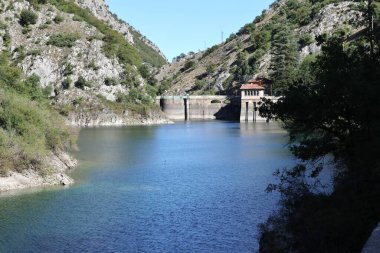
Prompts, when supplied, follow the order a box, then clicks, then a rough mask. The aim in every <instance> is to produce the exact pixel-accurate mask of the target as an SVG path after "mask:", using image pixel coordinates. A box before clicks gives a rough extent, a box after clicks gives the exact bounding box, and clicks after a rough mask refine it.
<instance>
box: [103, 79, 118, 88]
mask: <svg viewBox="0 0 380 253" xmlns="http://www.w3.org/2000/svg"><path fill="white" fill-rule="evenodd" d="M104 84H105V85H107V86H115V85H117V81H116V79H115V78H112V77H106V78H105V79H104Z"/></svg>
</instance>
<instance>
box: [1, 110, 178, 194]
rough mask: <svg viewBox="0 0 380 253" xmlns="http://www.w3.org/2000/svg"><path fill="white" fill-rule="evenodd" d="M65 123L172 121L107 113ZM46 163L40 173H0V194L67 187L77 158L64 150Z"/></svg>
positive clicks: (98, 124) (105, 124)
mask: <svg viewBox="0 0 380 253" xmlns="http://www.w3.org/2000/svg"><path fill="white" fill-rule="evenodd" d="M86 116H87V115H86ZM67 123H68V125H71V126H73V127H122V126H135V125H160V124H172V123H173V122H172V121H170V120H168V119H166V118H165V117H164V116H163V115H155V117H148V118H141V119H128V120H126V117H119V116H117V115H116V114H109V113H107V114H104V115H101V116H100V117H99V115H96V117H92V118H91V117H83V116H82V117H80V116H79V117H76V118H69V119H68V122H67ZM45 162H46V163H47V164H49V167H50V168H51V170H50V171H49V172H48V173H47V175H41V174H40V173H38V172H37V171H35V170H32V169H29V170H26V171H23V172H15V171H11V172H10V173H9V174H8V175H7V176H6V177H1V176H0V193H1V192H7V191H12V190H21V189H28V188H36V187H45V186H54V185H62V186H66V185H71V184H73V183H74V180H73V179H72V178H71V177H69V176H68V175H67V172H68V171H69V170H71V169H74V168H75V167H76V166H77V165H78V161H77V160H76V159H75V158H73V157H72V156H70V155H69V154H68V153H67V152H63V151H60V152H57V153H51V154H49V156H47V157H46V160H45Z"/></svg>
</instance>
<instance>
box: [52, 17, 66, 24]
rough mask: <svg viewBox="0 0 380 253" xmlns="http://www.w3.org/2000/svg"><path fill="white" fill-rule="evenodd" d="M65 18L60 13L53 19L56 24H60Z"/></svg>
mask: <svg viewBox="0 0 380 253" xmlns="http://www.w3.org/2000/svg"><path fill="white" fill-rule="evenodd" d="M63 20H64V18H63V17H62V16H60V15H57V16H55V18H54V19H53V21H54V22H55V23H56V24H59V23H61V22H63Z"/></svg>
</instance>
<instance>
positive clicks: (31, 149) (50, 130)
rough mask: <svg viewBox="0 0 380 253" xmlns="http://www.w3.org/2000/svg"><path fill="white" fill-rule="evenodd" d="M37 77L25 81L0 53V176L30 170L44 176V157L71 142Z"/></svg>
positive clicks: (46, 90) (4, 55)
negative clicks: (10, 172)
mask: <svg viewBox="0 0 380 253" xmlns="http://www.w3.org/2000/svg"><path fill="white" fill-rule="evenodd" d="M49 93H50V90H49V89H45V90H44V89H41V88H40V84H39V78H38V76H31V77H29V78H24V77H23V75H22V74H21V70H20V69H18V68H17V67H15V66H13V65H11V64H10V61H9V57H8V55H7V54H6V53H1V54H0V104H1V108H0V175H6V174H7V173H8V171H11V170H12V171H22V170H25V169H33V170H36V171H38V172H40V173H47V172H48V169H49V168H48V166H47V164H45V162H46V161H45V160H46V156H47V155H48V154H49V152H50V151H52V152H55V151H58V150H64V149H65V148H67V147H69V145H70V144H71V143H72V138H71V134H70V131H69V129H68V128H67V127H65V124H64V122H63V119H62V118H61V117H60V116H59V115H58V114H57V113H56V112H55V111H53V110H52V108H51V106H50V104H49V102H48V99H47V96H48V95H49Z"/></svg>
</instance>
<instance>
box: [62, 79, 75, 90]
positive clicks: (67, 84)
mask: <svg viewBox="0 0 380 253" xmlns="http://www.w3.org/2000/svg"><path fill="white" fill-rule="evenodd" d="M72 83H73V81H72V80H71V78H70V77H67V78H66V79H65V80H63V81H62V88H63V89H64V90H68V89H70V88H71V84H72Z"/></svg>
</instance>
